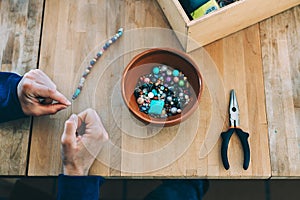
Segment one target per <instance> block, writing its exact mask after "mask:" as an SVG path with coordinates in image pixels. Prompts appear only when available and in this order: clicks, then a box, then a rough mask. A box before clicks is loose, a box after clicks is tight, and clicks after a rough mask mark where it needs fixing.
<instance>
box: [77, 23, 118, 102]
mask: <svg viewBox="0 0 300 200" xmlns="http://www.w3.org/2000/svg"><path fill="white" fill-rule="evenodd" d="M122 35H123V28H120V29H119V30H118V32H117V33H116V34H115V35H114V36H112V37H111V38H110V39H109V40H107V42H106V43H105V44H104V45H103V47H102V49H101V50H100V51H99V52H98V53H97V54H96V56H95V57H94V58H93V59H92V60H91V61H90V64H89V66H88V67H86V69H85V70H84V72H83V74H82V76H81V78H80V81H79V84H78V86H77V88H76V90H75V92H74V94H73V96H72V100H73V101H74V100H75V99H76V98H77V97H78V96H79V94H80V93H81V90H82V88H83V85H84V82H85V79H86V78H87V76H88V75H89V73H90V72H91V70H92V68H93V67H94V65H95V64H96V62H97V61H98V59H99V58H100V57H101V56H102V55H103V53H104V52H105V51H106V50H107V49H108V48H109V47H110V45H111V44H113V43H115V42H116V41H117V40H118V39H119V38H120V37H121V36H122Z"/></svg>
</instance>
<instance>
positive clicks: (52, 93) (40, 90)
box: [31, 83, 71, 106]
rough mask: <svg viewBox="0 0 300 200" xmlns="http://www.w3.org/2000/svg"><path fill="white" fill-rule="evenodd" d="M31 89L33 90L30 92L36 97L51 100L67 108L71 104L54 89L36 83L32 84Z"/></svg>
mask: <svg viewBox="0 0 300 200" xmlns="http://www.w3.org/2000/svg"><path fill="white" fill-rule="evenodd" d="M33 87H34V88H32V89H31V90H32V92H34V93H35V96H36V97H43V98H51V99H53V100H55V101H57V102H58V103H61V104H65V105H67V106H69V105H71V102H70V101H69V100H68V99H67V98H66V97H65V96H64V95H63V94H61V93H60V92H58V91H57V90H56V89H52V88H49V87H47V86H44V85H41V84H37V83H35V84H33Z"/></svg>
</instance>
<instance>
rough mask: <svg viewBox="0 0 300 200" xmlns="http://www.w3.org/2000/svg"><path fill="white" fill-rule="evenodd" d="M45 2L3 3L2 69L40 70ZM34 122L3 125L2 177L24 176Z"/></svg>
mask: <svg viewBox="0 0 300 200" xmlns="http://www.w3.org/2000/svg"><path fill="white" fill-rule="evenodd" d="M42 12H43V0H18V1H0V64H1V65H0V70H1V71H12V72H16V73H19V74H21V75H22V74H24V73H25V72H27V71H29V70H30V69H34V68H36V67H37V60H38V49H39V41H40V30H41V19H42ZM30 123H31V119H30V118H28V119H21V120H17V121H12V122H7V123H2V124H0V149H1V151H0V160H1V165H0V175H25V173H26V168H27V154H28V145H29V144H28V142H29V135H30V132H29V131H30Z"/></svg>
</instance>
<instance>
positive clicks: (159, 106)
mask: <svg viewBox="0 0 300 200" xmlns="http://www.w3.org/2000/svg"><path fill="white" fill-rule="evenodd" d="M164 105H165V102H164V101H162V100H152V101H151V103H150V109H149V113H150V114H157V115H159V114H161V112H162V110H163V107H164Z"/></svg>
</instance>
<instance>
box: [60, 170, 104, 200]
mask: <svg viewBox="0 0 300 200" xmlns="http://www.w3.org/2000/svg"><path fill="white" fill-rule="evenodd" d="M103 182H104V178H102V177H101V176H65V175H63V174H60V175H59V176H58V194H57V199H58V200H85V199H86V200H98V199H99V190H100V186H101V185H102V183H103Z"/></svg>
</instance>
